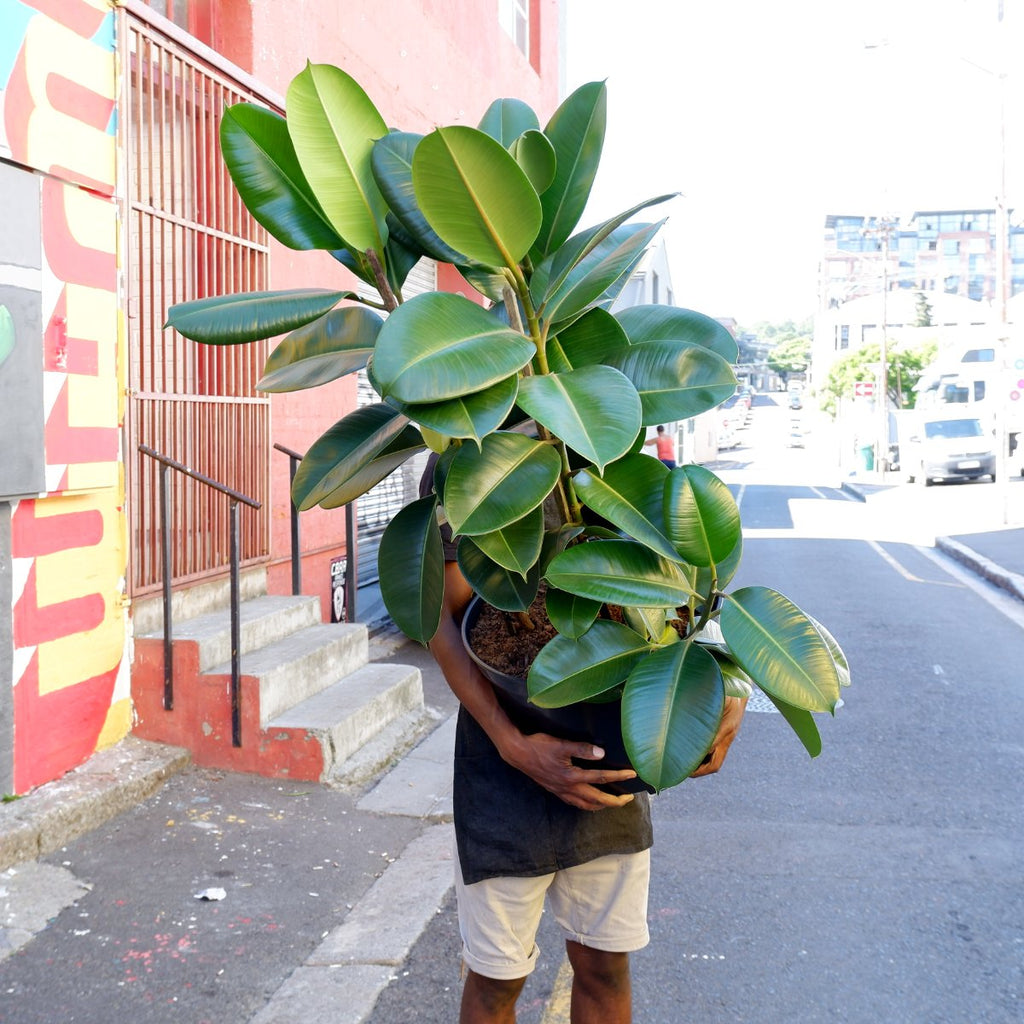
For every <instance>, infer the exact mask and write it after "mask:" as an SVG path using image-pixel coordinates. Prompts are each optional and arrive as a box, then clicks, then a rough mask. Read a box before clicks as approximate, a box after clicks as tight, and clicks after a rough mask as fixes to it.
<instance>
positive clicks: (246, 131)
mask: <svg viewBox="0 0 1024 1024" xmlns="http://www.w3.org/2000/svg"><path fill="white" fill-rule="evenodd" d="M220 149H221V153H222V154H223V156H224V163H225V164H226V165H227V168H228V173H229V174H230V175H231V180H232V181H233V182H234V183H235V188H236V189H238V194H239V195H240V196H241V197H242V202H243V203H245V205H246V208H247V209H248V210H249V212H250V213H251V214H252V215H253V217H255V218H256V220H257V221H258V222H259V223H260V224H262V225H263V226H264V227H265V228H266V229H267V230H268V231H269V232H270V233H271V234H272V235H273V236H274V237H275V238H276V239H277V240H278V241H279V242H281V243H283V244H284V245H287V246H288V247H289V248H290V249H328V250H330V249H338V248H340V247H342V246H343V245H344V244H345V243H344V241H343V240H342V239H341V238H340V237H339V235H338V233H337V231H335V230H334V228H333V227H332V226H331V223H330V221H328V219H327V218H326V217H325V216H324V213H323V210H321V209H320V205H319V204H318V203H317V201H316V199H315V198H314V196H313V190H312V189H311V188H310V187H309V182H307V181H306V176H305V175H304V174H303V173H302V168H301V167H300V166H299V161H298V158H297V157H296V155H295V149H294V147H293V146H292V140H291V137H290V136H289V135H288V125H287V124H286V123H285V119H284V118H283V117H281V116H280V114H276V113H274V112H273V111H272V110H268V109H267V108H266V107H259V106H256V105H255V104H253V103H236V104H234V105H233V106H230V107H228V108H227V110H225V111H224V116H223V118H222V119H221V123H220Z"/></svg>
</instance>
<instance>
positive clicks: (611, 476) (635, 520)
mask: <svg viewBox="0 0 1024 1024" xmlns="http://www.w3.org/2000/svg"><path fill="white" fill-rule="evenodd" d="M668 474H669V470H668V467H667V466H666V465H665V464H664V463H662V462H659V461H658V460H657V459H652V458H651V457H650V456H649V455H627V456H625V457H624V458H621V459H619V460H618V462H614V463H612V465H610V466H608V467H607V469H606V470H605V471H604V476H603V477H601V476H598V475H597V474H596V473H593V472H591V471H590V470H586V469H581V470H580V471H579V472H578V473H576V474H575V475H574V476H573V478H572V480H573V485H574V486H575V488H576V493H577V495H578V496H579V497H580V499H581V500H582V501H583V502H584V504H586V505H587V507H588V508H592V509H593V510H594V511H595V512H596V513H597V514H598V515H599V516H601V517H603V518H604V519H607V520H608V522H610V523H612V524H613V525H615V526H617V527H618V528H619V529H620V530H621V531H622V532H623V533H624V534H626V536H627V537H631V538H633V539H634V540H637V541H639V542H640V543H641V544H646V545H647V547H649V548H651V549H652V550H653V551H656V552H657V553H658V554H660V555H663V556H664V557H666V558H669V559H672V560H678V557H679V555H678V553H677V552H676V549H675V548H674V547H673V546H672V543H671V541H670V540H669V539H668V537H667V536H666V534H665V520H664V494H665V482H666V481H667V479H668ZM676 603H677V604H678V602H676Z"/></svg>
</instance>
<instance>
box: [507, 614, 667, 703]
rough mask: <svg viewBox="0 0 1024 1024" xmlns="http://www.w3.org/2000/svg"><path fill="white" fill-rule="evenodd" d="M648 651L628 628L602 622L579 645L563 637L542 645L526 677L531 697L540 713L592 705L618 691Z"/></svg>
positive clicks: (607, 620)
mask: <svg viewBox="0 0 1024 1024" xmlns="http://www.w3.org/2000/svg"><path fill="white" fill-rule="evenodd" d="M649 650H650V647H649V646H648V644H647V641H646V640H644V638H643V637H642V636H640V635H639V634H637V633H634V632H633V630H631V629H630V628H629V626H624V625H622V623H620V622H612V621H611V620H609V619H598V620H597V622H595V623H594V624H593V626H591V627H590V629H589V630H587V632H586V633H585V634H584V635H583V636H581V637H580V638H579V640H572V639H570V638H569V637H567V636H560V635H559V636H556V637H554V638H553V639H551V640H549V641H548V642H547V644H545V645H544V647H543V649H542V650H541V652H540V653H539V654H538V655H537V657H536V658H535V659H534V661H533V665H532V666H531V667H530V671H529V674H528V675H527V677H526V689H527V693H529V695H530V700H531V701H532V702H533V703H534V704H536V705H538V706H539V707H542V708H560V707H565V706H566V705H567V704H575V703H576V702H577V701H581V700H589V699H590V698H592V697H596V696H598V695H599V694H601V693H604V692H605V691H606V690H610V689H611V688H612V687H614V686H618V685H619V683H621V682H622V681H623V680H624V679H625V678H626V677H627V676H628V675H629V673H630V671H631V670H632V669H633V666H634V665H636V663H637V662H638V661H639V660H640V659H641V658H643V657H644V655H645V654H646V653H647V652H648V651H649Z"/></svg>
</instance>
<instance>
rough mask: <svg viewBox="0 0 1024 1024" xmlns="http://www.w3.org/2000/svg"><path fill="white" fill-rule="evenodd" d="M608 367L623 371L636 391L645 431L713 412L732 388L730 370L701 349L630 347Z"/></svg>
mask: <svg viewBox="0 0 1024 1024" xmlns="http://www.w3.org/2000/svg"><path fill="white" fill-rule="evenodd" d="M608 363H609V365H611V366H614V367H615V368H616V369H618V370H621V371H622V372H623V373H624V374H625V375H626V376H627V377H628V378H629V379H630V380H631V381H632V382H633V386H634V387H635V388H636V389H637V391H638V392H639V394H640V402H641V403H642V406H643V425H644V426H645V427H649V426H654V425H655V424H657V423H672V422H675V421H676V420H687V419H690V417H691V416H696V415H698V414H699V413H702V412H707V411H708V410H709V409H713V408H714V407H715V406H716V405H719V404H720V403H722V402H724V401H725V400H726V399H727V398H728V397H729V396H730V395H731V394H732V393H733V392H734V391H735V390H736V376H735V374H734V373H733V371H732V367H731V366H730V365H729V364H728V363H727V362H726V361H725V360H724V359H723V358H722V357H721V356H719V355H717V354H716V353H714V352H711V351H710V350H708V349H705V348H701V347H700V346H699V345H688V344H684V343H681V342H675V341H649V342H646V343H644V344H642V345H631V346H630V347H629V350H628V351H627V352H625V353H623V354H622V355H618V356H612V357H610V358H609V359H608Z"/></svg>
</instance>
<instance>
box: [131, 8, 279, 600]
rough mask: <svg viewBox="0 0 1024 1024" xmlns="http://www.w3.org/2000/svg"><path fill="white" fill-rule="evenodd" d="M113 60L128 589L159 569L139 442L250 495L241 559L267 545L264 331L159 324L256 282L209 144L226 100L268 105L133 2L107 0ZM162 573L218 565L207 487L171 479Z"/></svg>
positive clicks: (151, 586)
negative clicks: (182, 306)
mask: <svg viewBox="0 0 1024 1024" xmlns="http://www.w3.org/2000/svg"><path fill="white" fill-rule="evenodd" d="M118 17H119V22H118V30H119V42H120V48H121V59H122V68H123V74H124V84H123V101H122V108H121V117H120V120H119V131H120V133H121V139H122V150H123V153H124V158H125V161H126V165H127V166H126V177H127V200H128V207H127V223H126V228H125V259H124V262H125V277H126V281H127V292H128V295H127V302H128V379H129V402H128V407H127V410H126V421H127V429H128V443H127V446H126V464H127V473H128V480H127V489H128V495H129V507H130V510H131V531H132V533H131V538H132V539H131V545H130V550H131V592H132V594H133V595H134V596H140V595H143V594H146V593H149V592H151V591H153V590H156V589H157V588H158V587H159V585H160V582H161V575H162V571H161V565H160V551H159V536H158V531H157V523H158V518H159V517H158V509H157V503H158V487H157V472H158V468H157V464H156V463H155V462H153V461H152V460H149V459H145V460H143V459H141V457H140V455H139V453H138V446H139V444H140V443H142V444H145V445H148V446H149V447H150V448H152V449H154V450H156V451H157V452H160V453H162V454H164V455H166V456H168V457H170V458H172V459H175V460H177V461H178V462H181V463H183V464H184V465H186V466H189V467H191V468H193V469H195V470H198V471H199V472H201V473H203V474H205V475H206V476H208V477H211V478H212V479H214V480H217V481H219V482H220V483H222V484H224V485H226V486H228V487H230V488H232V489H234V490H236V491H240V492H242V493H243V494H247V495H251V496H252V497H254V498H256V499H258V500H259V501H262V503H263V507H262V508H261V509H260V510H259V511H254V510H251V509H246V510H245V512H244V514H243V516H242V522H241V537H240V554H241V561H242V564H243V565H245V564H247V563H248V564H251V563H254V562H259V561H262V560H265V559H266V558H268V557H269V551H270V528H269V526H270V505H269V502H268V501H267V498H268V495H269V470H270V465H269V463H270V403H269V400H268V399H267V398H263V397H259V396H257V394H256V391H255V384H256V381H257V380H258V379H259V375H260V371H261V369H262V366H263V363H264V360H265V358H266V354H267V343H266V342H261V343H256V344H252V345H241V346H205V345H198V344H196V343H194V342H191V341H188V340H187V339H185V338H183V337H181V336H180V335H178V334H177V333H176V332H175V331H172V330H165V329H163V326H162V325H163V323H164V320H165V317H166V314H167V309H168V307H169V306H171V305H172V304H174V303H176V302H182V301H186V300H189V299H197V298H203V297H205V296H208V295H219V294H225V293H230V292H236V291H256V290H261V289H265V288H266V287H267V281H268V276H269V250H268V245H267V235H266V232H265V231H264V230H263V228H261V227H260V226H259V225H258V224H257V223H256V222H255V221H254V220H253V219H252V217H251V216H250V215H249V213H248V211H247V210H246V209H245V207H244V206H243V205H242V202H241V200H240V199H239V197H238V195H237V193H236V192H235V189H234V186H233V184H232V183H231V179H230V177H229V175H228V173H227V170H226V168H225V167H224V163H223V160H222V159H221V156H220V147H219V144H218V133H219V127H220V120H221V115H222V113H223V111H224V109H225V107H227V106H229V105H230V104H232V103H237V102H239V101H241V100H256V101H257V102H262V103H264V104H266V105H274V104H272V103H270V102H269V101H268V100H267V99H266V98H264V97H261V96H260V95H258V93H257V92H256V91H255V90H254V89H253V88H252V84H253V83H251V82H250V83H249V85H248V87H244V86H243V85H242V84H241V83H240V82H239V81H238V80H237V79H236V78H234V77H232V75H230V74H228V73H227V71H226V70H225V69H224V68H221V67H218V66H217V63H218V62H217V60H216V55H214V54H212V53H205V54H204V58H202V59H201V58H200V57H199V56H197V55H196V54H195V53H194V52H192V51H191V50H190V49H189V48H188V46H187V45H186V44H187V43H188V37H186V36H184V35H183V34H182V33H180V31H179V30H177V29H175V27H174V26H173V25H171V24H170V23H169V22H165V21H164V19H162V18H159V16H154V15H151V14H145V13H144V11H143V10H140V9H139V7H138V5H135V4H133V5H132V10H131V11H130V12H129V11H126V10H124V8H119V9H118ZM171 514H172V516H173V525H172V538H173V565H172V572H173V582H174V583H175V584H180V583H183V582H186V581H192V580H197V579H202V578H205V577H209V576H217V575H221V574H223V573H225V572H226V571H227V567H228V561H229V552H228V539H227V538H228V524H227V519H226V517H227V509H226V507H225V503H224V502H223V501H219V500H217V495H216V494H215V492H212V491H211V490H210V489H209V488H206V487H202V486H199V485H197V484H195V483H194V482H193V481H191V480H189V479H187V478H184V477H182V478H181V479H180V480H176V481H175V493H174V500H173V502H172V509H171Z"/></svg>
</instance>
